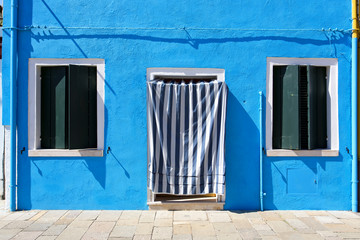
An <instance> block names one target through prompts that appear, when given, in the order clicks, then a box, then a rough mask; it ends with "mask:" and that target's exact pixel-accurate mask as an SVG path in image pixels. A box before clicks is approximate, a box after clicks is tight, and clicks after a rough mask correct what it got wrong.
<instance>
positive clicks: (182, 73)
mask: <svg viewBox="0 0 360 240" xmlns="http://www.w3.org/2000/svg"><path fill="white" fill-rule="evenodd" d="M156 76H163V77H171V76H173V77H211V76H214V77H216V80H218V81H221V82H224V81H225V69H220V68H148V69H147V74H146V80H147V81H151V80H154V79H155V77H156Z"/></svg>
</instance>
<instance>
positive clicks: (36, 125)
mask: <svg viewBox="0 0 360 240" xmlns="http://www.w3.org/2000/svg"><path fill="white" fill-rule="evenodd" d="M70 64H73V65H83V66H96V68H97V82H96V83H97V148H96V149H75V150H73V149H72V150H69V149H41V144H40V134H41V79H40V73H41V67H48V66H68V65H70ZM104 104H105V61H104V59H54V58H30V59H29V80H28V155H29V157H49V156H53V157H56V156H58V157H78V156H86V157H101V156H103V150H104V123H105V117H104V116H105V109H104Z"/></svg>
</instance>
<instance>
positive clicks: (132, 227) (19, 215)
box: [0, 210, 360, 240]
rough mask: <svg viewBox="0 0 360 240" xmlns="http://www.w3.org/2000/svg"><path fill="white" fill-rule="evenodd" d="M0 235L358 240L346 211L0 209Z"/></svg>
mask: <svg viewBox="0 0 360 240" xmlns="http://www.w3.org/2000/svg"><path fill="white" fill-rule="evenodd" d="M2 239H29V240H30V239H39V240H50V239H66V240H73V239H114V240H115V239H133V240H135V239H174V240H175V239H176V240H182V239H194V240H196V239H201V240H207V239H210V240H212V239H315V240H316V239H360V214H358V213H352V212H345V211H265V212H236V211H78V210H70V211H67V210H55V211H18V212H13V213H9V212H5V211H4V210H2V211H0V240H2Z"/></svg>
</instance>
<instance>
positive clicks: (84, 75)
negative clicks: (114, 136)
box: [69, 65, 97, 149]
mask: <svg viewBox="0 0 360 240" xmlns="http://www.w3.org/2000/svg"><path fill="white" fill-rule="evenodd" d="M69 76H70V77H69V148H70V149H81V148H96V147H97V119H96V117H97V114H96V104H97V101H96V99H97V96H96V95H97V91H96V67H88V66H75V65H70V70H69Z"/></svg>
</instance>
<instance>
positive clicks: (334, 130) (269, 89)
mask: <svg viewBox="0 0 360 240" xmlns="http://www.w3.org/2000/svg"><path fill="white" fill-rule="evenodd" d="M275 65H313V66H325V67H327V76H328V79H327V89H328V95H327V109H326V110H327V133H328V146H327V149H329V150H339V120H338V59H337V58H278V57H268V58H267V71H266V149H267V150H268V151H269V150H272V130H273V129H272V128H273V111H272V104H273V66H275ZM274 151H275V150H274ZM300 151H302V150H300ZM305 151H306V150H305ZM275 152H276V156H279V154H281V152H282V151H278V150H276V151H275ZM286 152H287V154H288V152H289V151H286ZM296 152H298V151H296ZM269 153H272V152H271V151H269ZM313 153H315V152H313ZM331 154H333V153H331ZM320 155H321V154H320ZM269 156H270V155H269ZM273 156H275V155H273ZM286 156H288V155H286ZM295 156H300V155H299V154H297V155H295ZM315 156H319V154H318V153H316V154H315ZM321 156H323V155H321Z"/></svg>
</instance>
